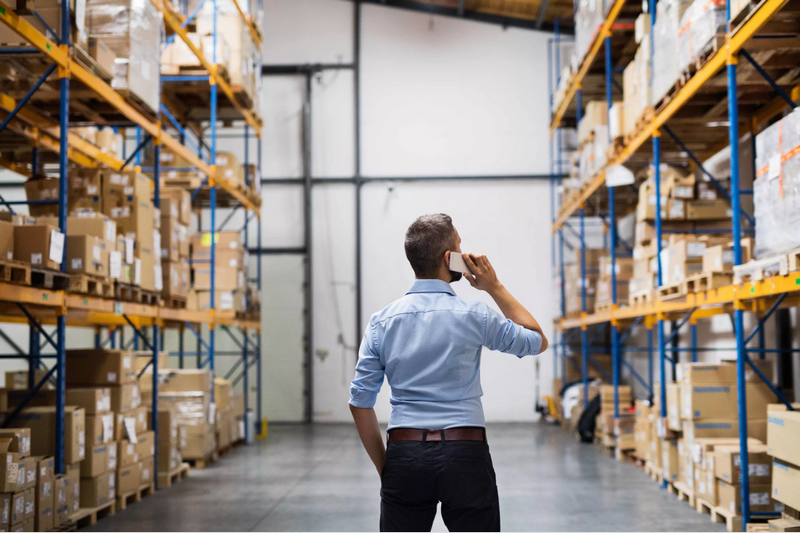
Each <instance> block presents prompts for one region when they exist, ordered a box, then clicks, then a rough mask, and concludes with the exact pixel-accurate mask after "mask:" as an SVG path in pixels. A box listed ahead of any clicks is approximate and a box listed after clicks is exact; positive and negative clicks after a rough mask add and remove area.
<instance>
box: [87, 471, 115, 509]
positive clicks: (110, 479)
mask: <svg viewBox="0 0 800 533" xmlns="http://www.w3.org/2000/svg"><path fill="white" fill-rule="evenodd" d="M116 477H117V473H116V472H115V471H113V470H111V471H109V472H105V473H103V474H100V475H99V476H97V477H93V478H83V477H82V478H81V480H80V483H81V489H80V506H81V507H100V506H101V505H103V504H105V503H107V502H109V501H112V500H113V499H114V498H115V497H116V494H117V491H116V486H117V482H116Z"/></svg>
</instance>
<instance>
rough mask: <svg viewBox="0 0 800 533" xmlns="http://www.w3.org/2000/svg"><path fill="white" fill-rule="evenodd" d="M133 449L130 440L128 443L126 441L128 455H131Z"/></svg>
mask: <svg viewBox="0 0 800 533" xmlns="http://www.w3.org/2000/svg"><path fill="white" fill-rule="evenodd" d="M133 449H134V448H133V443H132V442H129V443H128V455H133V453H134V452H133Z"/></svg>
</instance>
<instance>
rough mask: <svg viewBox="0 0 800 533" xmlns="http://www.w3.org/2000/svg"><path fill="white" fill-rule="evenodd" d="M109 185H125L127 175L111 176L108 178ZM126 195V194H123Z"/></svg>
mask: <svg viewBox="0 0 800 533" xmlns="http://www.w3.org/2000/svg"><path fill="white" fill-rule="evenodd" d="M109 180H110V181H111V183H113V184H114V185H127V184H128V175H127V174H111V177H110V178H109ZM125 194H128V193H125Z"/></svg>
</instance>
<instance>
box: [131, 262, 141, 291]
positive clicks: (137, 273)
mask: <svg viewBox="0 0 800 533" xmlns="http://www.w3.org/2000/svg"><path fill="white" fill-rule="evenodd" d="M141 283H142V260H141V259H139V258H138V257H137V258H135V259H134V260H133V284H134V285H141Z"/></svg>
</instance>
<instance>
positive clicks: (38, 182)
mask: <svg viewBox="0 0 800 533" xmlns="http://www.w3.org/2000/svg"><path fill="white" fill-rule="evenodd" d="M24 187H25V197H26V198H27V199H28V200H29V201H37V202H38V201H53V200H58V178H47V177H43V176H35V177H33V178H30V179H29V180H27V181H26V182H25V185H24ZM28 212H29V213H30V214H31V216H33V217H42V216H54V217H57V216H58V203H54V204H30V205H29V206H28Z"/></svg>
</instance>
